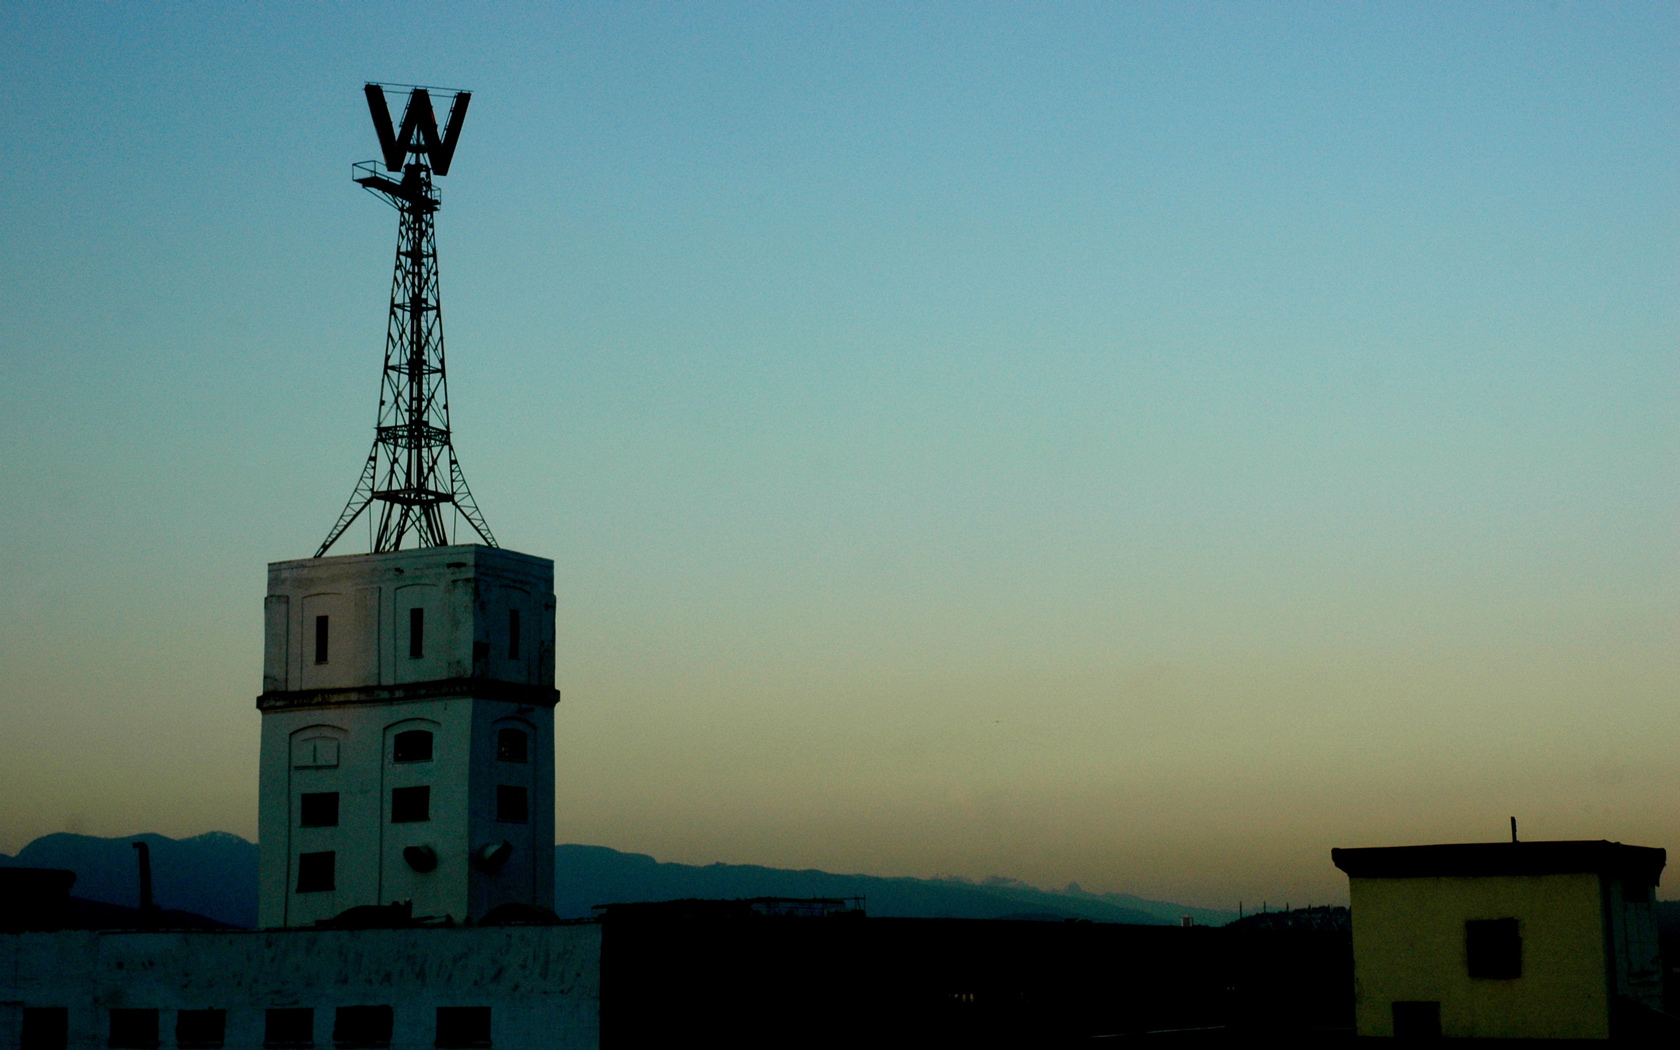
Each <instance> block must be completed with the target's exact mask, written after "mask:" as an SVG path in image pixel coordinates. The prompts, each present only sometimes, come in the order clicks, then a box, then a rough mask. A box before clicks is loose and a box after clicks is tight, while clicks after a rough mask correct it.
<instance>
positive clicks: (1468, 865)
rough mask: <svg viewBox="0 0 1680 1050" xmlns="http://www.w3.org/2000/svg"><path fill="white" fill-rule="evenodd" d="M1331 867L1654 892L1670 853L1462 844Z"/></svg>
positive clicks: (1370, 851) (1364, 855) (1376, 874)
mask: <svg viewBox="0 0 1680 1050" xmlns="http://www.w3.org/2000/svg"><path fill="white" fill-rule="evenodd" d="M1330 861H1331V863H1333V864H1335V865H1336V867H1338V868H1340V869H1342V870H1343V871H1345V872H1347V874H1348V875H1349V876H1351V877H1353V878H1367V879H1406V878H1438V877H1442V876H1463V875H1580V874H1591V875H1611V876H1616V877H1619V878H1631V879H1636V880H1640V881H1643V882H1644V883H1646V884H1647V885H1651V886H1655V885H1657V883H1658V882H1659V881H1660V880H1661V878H1662V870H1663V867H1664V865H1666V864H1667V863H1668V851H1667V850H1664V849H1658V848H1656V847H1652V846H1626V845H1623V844H1622V843H1620V842H1609V841H1606V840H1604V839H1596V840H1580V841H1562V842H1458V843H1449V844H1444V845H1434V846H1373V847H1366V848H1362V849H1333V850H1331V851H1330Z"/></svg>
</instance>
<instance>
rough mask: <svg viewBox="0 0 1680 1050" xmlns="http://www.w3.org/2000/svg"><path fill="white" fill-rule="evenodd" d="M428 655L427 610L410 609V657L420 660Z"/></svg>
mask: <svg viewBox="0 0 1680 1050" xmlns="http://www.w3.org/2000/svg"><path fill="white" fill-rule="evenodd" d="M425 655H426V610H424V609H410V610H408V658H409V659H410V660H418V659H420V658H421V657H422V656H425Z"/></svg>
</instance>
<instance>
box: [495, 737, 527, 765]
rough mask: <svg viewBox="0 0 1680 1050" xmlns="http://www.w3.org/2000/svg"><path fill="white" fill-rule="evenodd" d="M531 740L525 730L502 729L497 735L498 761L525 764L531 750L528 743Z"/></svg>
mask: <svg viewBox="0 0 1680 1050" xmlns="http://www.w3.org/2000/svg"><path fill="white" fill-rule="evenodd" d="M528 739H529V738H528V737H527V736H526V735H525V731H524V730H523V729H502V730H498V731H497V733H496V761H498V762H524V761H525V760H526V755H527V752H528V750H529V748H528V747H527V746H526V741H527V740H528Z"/></svg>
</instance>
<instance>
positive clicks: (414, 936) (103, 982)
mask: <svg viewBox="0 0 1680 1050" xmlns="http://www.w3.org/2000/svg"><path fill="white" fill-rule="evenodd" d="M600 973H601V928H600V926H598V925H595V924H573V925H563V926H508V927H422V928H410V929H399V930H263V931H236V932H200V931H193V932H170V933H138V932H104V933H94V932H87V931H64V932H61V933H23V934H0V1047H6V1048H10V1047H16V1046H17V1045H18V1039H19V1028H20V1024H21V1018H22V1008H23V1007H27V1006H63V1007H67V1008H68V1009H69V1014H70V1040H69V1046H70V1047H71V1048H72V1050H94V1048H102V1047H104V1046H105V1045H106V1040H107V1039H108V1037H109V1035H110V1010H111V1009H113V1008H125V1007H138V1008H143V1009H144V1008H155V1009H157V1010H158V1011H159V1018H158V1022H159V1023H158V1032H159V1035H160V1036H161V1041H162V1044H163V1045H164V1046H172V1045H174V1032H175V1012H176V1011H177V1010H181V1009H207V1008H208V1009H222V1010H226V1011H227V1032H226V1043H225V1045H226V1046H227V1047H228V1048H229V1050H237V1048H246V1047H250V1048H255V1047H260V1046H262V1042H263V1026H264V1022H265V1011H266V1010H267V1009H268V1008H270V1007H299V1006H307V1007H313V1008H314V1010H315V1045H317V1046H330V1045H332V1028H333V1014H334V1010H335V1009H336V1008H337V1007H340V1006H390V1007H392V1008H393V1022H394V1024H393V1030H392V1039H391V1047H392V1050H422V1048H426V1050H429V1048H431V1047H432V1045H433V1041H434V1039H435V1036H436V1017H437V1014H436V1009H437V1007H439V1006H488V1007H490V1008H491V1038H492V1042H493V1045H494V1046H496V1047H502V1048H525V1047H552V1048H556V1050H573V1048H576V1050H583V1048H593V1047H596V1046H598V1045H599V1043H600V992H601V987H600Z"/></svg>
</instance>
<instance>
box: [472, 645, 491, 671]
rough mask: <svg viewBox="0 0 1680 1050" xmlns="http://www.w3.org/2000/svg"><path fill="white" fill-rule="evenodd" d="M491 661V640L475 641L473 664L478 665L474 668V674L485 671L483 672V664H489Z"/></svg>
mask: <svg viewBox="0 0 1680 1050" xmlns="http://www.w3.org/2000/svg"><path fill="white" fill-rule="evenodd" d="M489 662H490V643H489V642H474V643H473V664H474V665H476V666H475V667H474V669H473V673H474V674H482V673H484V672H483V665H484V664H487V663H489Z"/></svg>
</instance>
